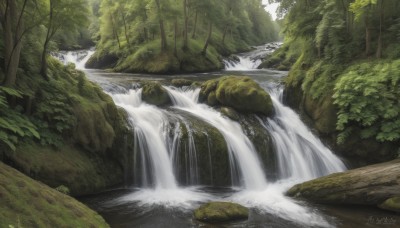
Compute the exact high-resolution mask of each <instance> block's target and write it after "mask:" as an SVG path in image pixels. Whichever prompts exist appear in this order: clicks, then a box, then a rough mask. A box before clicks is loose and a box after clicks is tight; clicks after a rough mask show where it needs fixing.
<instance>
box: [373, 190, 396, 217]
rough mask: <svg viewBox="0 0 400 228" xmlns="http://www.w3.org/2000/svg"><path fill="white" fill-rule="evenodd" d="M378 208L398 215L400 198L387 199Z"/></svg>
mask: <svg viewBox="0 0 400 228" xmlns="http://www.w3.org/2000/svg"><path fill="white" fill-rule="evenodd" d="M399 194H400V193H399ZM378 207H379V208H381V209H384V210H389V211H394V212H398V213H400V196H396V197H392V198H389V199H387V200H385V201H384V202H383V203H381V204H379V205H378Z"/></svg>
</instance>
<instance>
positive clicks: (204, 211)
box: [194, 202, 249, 223]
mask: <svg viewBox="0 0 400 228" xmlns="http://www.w3.org/2000/svg"><path fill="white" fill-rule="evenodd" d="M194 217H195V218H196V219H197V220H199V221H202V222H207V223H218V222H228V221H235V220H246V219H248V217H249V209H248V208H246V207H244V206H242V205H240V204H236V203H229V202H210V203H207V204H204V205H202V206H200V207H199V208H198V209H196V210H195V211H194Z"/></svg>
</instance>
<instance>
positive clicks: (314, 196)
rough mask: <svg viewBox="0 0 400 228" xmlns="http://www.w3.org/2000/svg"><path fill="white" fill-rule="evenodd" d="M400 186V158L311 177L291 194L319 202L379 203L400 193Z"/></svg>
mask: <svg viewBox="0 0 400 228" xmlns="http://www.w3.org/2000/svg"><path fill="white" fill-rule="evenodd" d="M399 189H400V159H396V160H393V161H390V162H386V163H381V164H376V165H371V166H366V167H363V168H359V169H354V170H350V171H347V172H342V173H336V174H331V175H329V176H325V177H321V178H318V179H315V180H311V181H307V182H304V183H302V184H298V185H295V186H294V187H292V188H291V189H289V191H288V192H287V194H288V195H289V196H293V197H300V198H304V199H307V200H310V201H314V202H318V203H330V204H358V205H379V204H381V203H383V202H384V201H385V200H387V199H389V198H392V197H395V196H398V195H399ZM390 202H392V201H389V204H390ZM386 205H387V204H386Z"/></svg>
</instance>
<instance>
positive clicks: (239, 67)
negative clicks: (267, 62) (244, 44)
mask: <svg viewBox="0 0 400 228" xmlns="http://www.w3.org/2000/svg"><path fill="white" fill-rule="evenodd" d="M281 45H282V43H279V42H276V43H275V42H274V43H268V44H265V45H262V46H258V47H255V50H253V51H251V52H248V53H244V54H239V55H237V56H236V60H235V58H234V59H225V60H224V64H225V70H227V71H253V70H256V69H257V67H258V66H259V65H260V64H261V63H262V60H263V59H264V58H265V57H266V56H268V55H270V54H272V53H273V52H274V51H275V50H276V49H277V48H279V47H280V46H281Z"/></svg>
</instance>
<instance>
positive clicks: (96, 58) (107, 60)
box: [85, 51, 119, 69]
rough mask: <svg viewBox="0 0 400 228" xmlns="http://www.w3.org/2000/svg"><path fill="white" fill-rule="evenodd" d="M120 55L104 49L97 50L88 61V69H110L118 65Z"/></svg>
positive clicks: (86, 65)
mask: <svg viewBox="0 0 400 228" xmlns="http://www.w3.org/2000/svg"><path fill="white" fill-rule="evenodd" d="M118 59H119V58H118V56H116V55H115V54H111V53H107V52H104V51H96V53H95V54H94V55H92V56H91V57H90V58H89V60H88V61H87V62H86V64H85V67H86V68H88V69H109V68H113V67H115V66H116V65H117V62H118Z"/></svg>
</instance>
